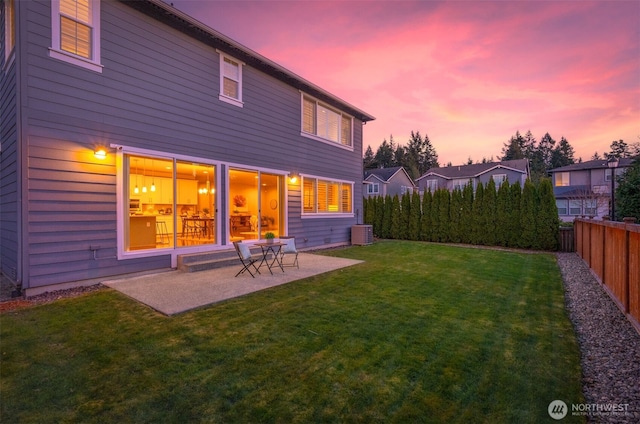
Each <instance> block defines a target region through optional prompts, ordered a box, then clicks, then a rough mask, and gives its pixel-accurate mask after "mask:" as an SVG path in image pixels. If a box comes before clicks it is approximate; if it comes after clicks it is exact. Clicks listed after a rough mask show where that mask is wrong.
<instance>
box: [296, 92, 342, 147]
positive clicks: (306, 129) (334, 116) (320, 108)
mask: <svg viewBox="0 0 640 424" xmlns="http://www.w3.org/2000/svg"><path fill="white" fill-rule="evenodd" d="M302 134H303V135H305V134H306V135H313V136H317V137H320V138H321V139H322V140H328V141H331V142H334V143H338V144H340V145H342V146H346V147H353V134H352V118H351V117H350V116H348V115H344V114H342V113H341V112H339V111H336V110H334V109H332V108H330V107H329V106H327V105H325V104H323V103H321V102H319V101H317V100H316V99H314V98H312V97H309V96H304V95H303V96H302Z"/></svg>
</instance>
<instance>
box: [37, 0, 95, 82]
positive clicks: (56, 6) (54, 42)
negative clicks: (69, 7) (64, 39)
mask: <svg viewBox="0 0 640 424" xmlns="http://www.w3.org/2000/svg"><path fill="white" fill-rule="evenodd" d="M89 1H90V2H91V30H92V33H91V35H92V37H91V42H92V45H91V51H92V53H93V58H92V59H87V58H85V57H82V56H77V55H75V54H73V53H69V52H67V51H64V50H62V49H61V48H60V0H51V47H50V48H49V56H50V57H52V58H54V59H58V60H61V61H63V62H67V63H71V64H72V65H76V66H80V67H81V68H85V69H88V70H90V71H94V72H99V73H102V68H103V66H102V64H101V63H100V57H101V55H100V38H101V35H100V0H89Z"/></svg>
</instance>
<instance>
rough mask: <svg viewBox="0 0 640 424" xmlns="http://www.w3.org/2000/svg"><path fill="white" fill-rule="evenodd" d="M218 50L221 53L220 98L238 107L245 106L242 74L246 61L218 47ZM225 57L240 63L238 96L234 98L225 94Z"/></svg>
mask: <svg viewBox="0 0 640 424" xmlns="http://www.w3.org/2000/svg"><path fill="white" fill-rule="evenodd" d="M216 52H218V54H219V55H220V87H219V88H220V93H219V94H218V99H219V100H221V101H223V102H225V103H229V104H231V105H234V106H238V107H244V102H243V101H242V91H243V89H242V74H243V67H244V65H245V63H244V62H242V61H241V60H238V59H236V58H235V57H233V56H229V55H228V54H226V53H224V52H222V51H220V50H218V49H216ZM225 57H226V58H227V59H229V60H231V61H233V62H235V63H237V64H238V98H237V99H236V98H233V97H229V96H226V95H225V94H224V89H223V87H224V59H225Z"/></svg>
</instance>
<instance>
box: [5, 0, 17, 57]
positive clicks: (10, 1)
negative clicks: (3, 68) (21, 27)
mask: <svg viewBox="0 0 640 424" xmlns="http://www.w3.org/2000/svg"><path fill="white" fill-rule="evenodd" d="M15 7H16V4H15V0H5V2H4V30H5V32H4V54H5V62H8V61H9V57H10V56H11V54H12V53H13V49H14V47H15V46H16V9H15Z"/></svg>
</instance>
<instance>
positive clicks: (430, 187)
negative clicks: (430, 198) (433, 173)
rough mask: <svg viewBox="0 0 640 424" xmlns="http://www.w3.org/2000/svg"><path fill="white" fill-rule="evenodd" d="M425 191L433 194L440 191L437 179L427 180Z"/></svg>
mask: <svg viewBox="0 0 640 424" xmlns="http://www.w3.org/2000/svg"><path fill="white" fill-rule="evenodd" d="M425 189H426V190H427V191H428V192H430V193H433V192H435V191H437V190H438V180H437V179H435V178H434V179H431V180H427V182H426V185H425Z"/></svg>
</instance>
